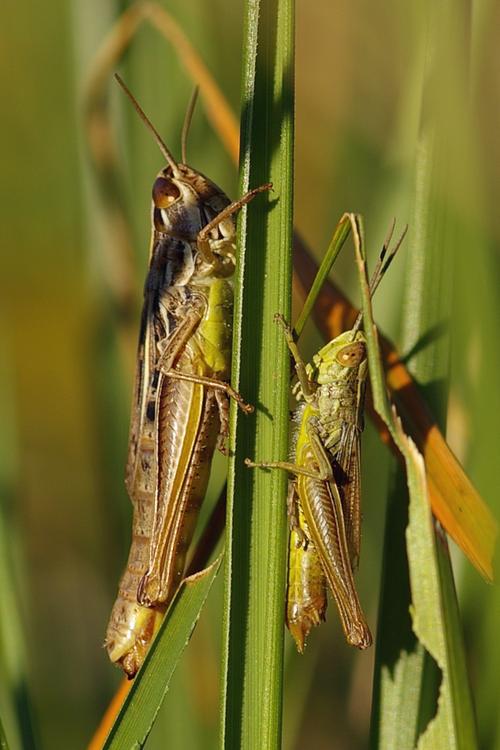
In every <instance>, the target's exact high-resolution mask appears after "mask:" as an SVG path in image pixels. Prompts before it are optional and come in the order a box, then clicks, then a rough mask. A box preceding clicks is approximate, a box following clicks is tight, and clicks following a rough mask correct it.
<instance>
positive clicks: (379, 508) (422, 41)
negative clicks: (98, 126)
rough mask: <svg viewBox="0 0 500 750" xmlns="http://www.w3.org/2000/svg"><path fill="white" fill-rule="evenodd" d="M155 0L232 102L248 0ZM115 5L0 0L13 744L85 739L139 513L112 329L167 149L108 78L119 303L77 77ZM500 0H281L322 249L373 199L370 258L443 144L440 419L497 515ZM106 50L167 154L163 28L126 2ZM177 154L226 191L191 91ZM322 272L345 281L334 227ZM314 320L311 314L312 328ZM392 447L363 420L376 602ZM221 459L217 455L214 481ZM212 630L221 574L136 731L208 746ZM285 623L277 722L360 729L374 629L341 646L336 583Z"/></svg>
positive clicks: (347, 273) (177, 118)
mask: <svg viewBox="0 0 500 750" xmlns="http://www.w3.org/2000/svg"><path fill="white" fill-rule="evenodd" d="M163 5H164V7H165V8H167V9H168V10H169V11H171V12H172V14H173V15H174V16H175V18H176V19H177V20H178V22H179V23H180V25H181V26H182V28H183V29H184V30H185V32H186V33H187V35H188V36H189V38H190V39H191V40H192V42H193V43H194V44H195V46H196V48H197V50H198V51H199V53H200V54H201V55H202V57H203V58H204V59H205V61H206V62H207V64H208V66H209V68H210V70H211V72H212V73H213V75H214V76H215V78H216V79H217V81H218V83H219V85H220V87H221V88H222V90H223V91H224V93H225V94H226V96H227V97H228V98H229V100H230V102H231V103H232V105H233V107H234V109H235V111H237V108H238V105H239V84H240V70H241V64H240V57H241V41H242V40H241V33H242V32H241V27H242V3H241V2H240V1H239V0H237V1H236V2H235V1H234V0H233V1H232V2H229V0H212V2H211V3H210V4H208V3H206V2H203V0H185V2H184V3H182V4H174V3H171V2H170V3H168V2H164V3H163ZM126 7H127V4H126V3H112V2H106V1H105V0H100V1H99V2H97V0H85V2H84V1H83V0H79V1H78V0H73V2H62V0H53V2H51V3H43V4H41V3H34V2H31V3H25V4H21V3H15V2H12V0H6V2H4V3H3V6H2V13H1V18H2V23H1V30H0V38H1V43H0V58H1V61H2V64H1V65H0V80H1V89H2V97H3V116H2V118H1V121H0V129H1V137H0V148H1V149H2V152H3V153H2V157H1V164H2V200H1V208H2V221H1V226H2V237H3V243H2V244H3V252H2V260H3V264H2V265H3V272H2V284H3V289H2V295H1V304H2V317H1V322H0V384H1V388H0V402H1V405H2V419H1V422H0V440H1V448H2V450H1V452H0V472H1V473H0V482H1V485H0V486H1V499H0V500H1V505H0V578H1V589H0V591H1V593H0V639H1V640H0V672H1V674H2V677H1V679H0V717H1V719H2V722H3V724H4V727H5V729H6V732H7V736H8V738H9V742H10V746H11V748H12V749H13V750H17V748H30V747H43V748H50V749H51V750H52V749H54V750H57V749H58V748H73V747H75V748H76V747H83V746H85V744H86V743H87V742H88V741H89V740H90V737H91V736H92V733H93V731H94V729H95V727H96V725H97V723H98V720H99V718H100V716H101V715H102V713H103V711H104V709H105V707H106V705H107V703H108V702H109V699H110V697H111V695H112V694H113V691H114V690H115V688H116V686H117V684H118V682H119V680H120V675H119V673H118V671H117V670H115V669H113V668H112V666H111V665H110V664H109V663H108V660H107V657H106V654H105V652H104V651H103V649H102V648H101V644H102V642H103V638H104V632H105V628H106V623H107V618H108V615H109V611H110V609H111V605H112V602H113V599H114V596H115V592H116V586H117V582H118V577H119V574H120V572H121V568H122V566H123V564H124V562H125V558H126V553H127V549H128V544H129V534H130V515H131V514H130V504H129V501H128V499H127V497H126V494H125V489H124V485H123V473H124V462H125V454H126V443H127V431H128V416H129V403H130V397H131V383H132V377H133V369H132V360H131V357H130V356H127V352H128V351H129V350H128V349H127V347H124V346H123V343H122V342H123V337H124V336H126V337H127V340H129V338H128V337H129V335H131V336H132V338H133V339H134V340H135V336H136V330H137V327H138V311H139V305H140V290H141V287H142V283H143V278H144V274H145V268H146V259H147V253H148V243H149V203H150V189H151V184H152V181H153V179H154V176H155V174H156V172H157V171H158V170H159V169H160V168H161V166H162V160H161V157H160V156H159V154H158V151H157V148H156V146H155V144H154V143H153V142H152V140H151V138H150V136H149V135H148V134H147V132H146V131H145V130H144V127H143V126H142V125H141V123H140V122H138V121H137V119H136V117H135V115H134V114H133V113H132V111H131V108H130V107H129V105H128V104H127V103H126V102H123V101H122V99H121V98H120V95H117V93H116V92H113V107H114V108H113V111H114V115H115V116H114V121H113V122H114V125H115V126H116V144H117V145H116V147H117V150H118V158H119V161H120V163H121V164H122V166H123V177H122V184H121V187H122V189H123V194H124V197H125V201H126V205H127V209H128V216H129V219H130V221H131V223H132V227H133V243H132V244H133V256H132V263H133V266H134V269H135V274H134V277H135V282H134V296H133V303H132V305H131V306H130V307H123V305H122V306H120V305H119V304H117V302H116V298H115V297H113V295H112V294H111V291H110V279H111V278H116V276H113V271H114V272H117V268H116V266H115V267H112V263H113V262H116V260H115V261H113V257H112V256H110V255H109V248H108V249H107V247H106V243H107V242H109V240H110V236H109V234H106V230H105V224H104V222H103V218H102V217H103V214H102V204H101V203H100V199H99V194H98V191H97V190H96V182H95V180H94V179H93V176H92V170H91V165H90V158H89V154H88V150H87V148H86V145H85V134H84V131H83V101H82V96H83V94H82V92H83V85H84V81H85V79H86V76H87V75H88V72H89V68H90V66H91V64H92V62H93V60H94V59H95V55H96V52H97V50H98V49H99V46H100V43H101V41H102V39H103V38H104V36H105V34H106V33H107V32H108V31H109V29H110V27H111V26H112V24H113V22H114V21H115V20H116V18H117V17H118V16H119V14H120V13H121V12H122V11H123V10H124V9H125V8H126ZM499 22H500V6H498V4H495V3H494V2H491V0H483V2H462V3H455V4H454V5H453V6H452V5H451V3H444V2H440V3H438V4H437V5H432V4H431V3H430V2H429V3H427V2H419V1H418V0H413V2H408V3H398V2H395V0H392V1H391V0H381V1H380V2H378V3H371V2H369V0H355V1H354V2H346V1H345V0H341V1H336V2H331V1H330V0H316V2H314V3H306V2H304V0H298V3H297V62H296V83H297V93H296V124H297V130H296V136H297V140H296V194H295V204H296V225H297V227H298V228H299V229H300V231H301V232H302V234H303V235H304V237H305V239H306V240H307V242H308V243H309V244H310V246H311V247H312V248H313V250H314V253H315V255H316V257H317V258H320V257H321V253H322V251H323V249H324V248H325V247H326V245H327V243H328V240H329V237H330V234H331V231H332V229H333V227H334V225H335V223H336V221H337V219H338V218H339V216H340V215H341V213H342V212H343V211H345V210H353V211H357V212H361V213H362V214H364V216H365V222H366V230H367V240H368V243H367V244H368V253H369V255H370V257H371V258H373V257H374V255H375V254H376V252H377V248H378V247H379V246H380V244H381V242H382V238H383V236H384V234H385V230H386V228H387V225H388V223H389V220H390V218H391V217H392V216H394V215H396V216H397V217H398V220H399V221H400V222H401V223H405V222H407V221H409V220H410V217H411V215H412V211H413V210H414V208H413V207H414V205H415V203H416V202H417V201H418V200H419V196H420V197H421V189H422V174H421V172H419V171H418V169H417V168H416V164H417V162H418V164H420V167H421V165H422V158H421V153H420V151H419V149H421V148H422V143H423V142H424V143H425V142H426V141H425V139H426V138H427V137H428V132H430V133H431V134H432V139H433V143H434V144H437V147H435V148H434V149H430V150H429V159H431V160H432V159H436V161H437V162H438V165H439V169H438V171H437V172H436V173H435V172H434V171H433V168H432V167H433V165H432V164H431V165H430V167H429V166H428V169H429V171H428V173H427V174H428V175H429V174H430V175H431V178H432V179H431V188H432V189H430V191H429V194H428V195H427V203H426V205H427V207H428V208H429V210H434V212H435V215H437V216H438V217H441V218H440V219H436V221H439V220H440V221H441V225H440V226H439V227H438V230H439V231H437V230H436V231H435V232H434V234H433V237H434V238H435V237H440V236H443V237H444V238H445V239H444V240H443V241H446V242H448V243H449V245H450V246H451V249H452V251H451V255H450V258H451V261H450V269H449V279H448V282H449V290H450V293H451V297H452V315H451V317H450V320H446V321H443V324H444V332H441V334H440V335H444V336H447V337H449V342H450V367H449V382H448V387H449V408H448V435H447V437H448V439H449V442H450V444H451V446H452V448H453V449H454V450H455V452H456V453H457V455H458V456H459V458H460V459H461V461H462V462H463V463H464V465H465V467H466V469H467V471H468V472H469V474H470V476H471V477H472V479H473V481H474V482H475V484H476V486H477V487H478V489H479V490H480V492H481V493H482V494H483V496H484V498H485V499H486V501H487V502H488V504H489V505H490V507H492V508H493V510H494V512H495V513H496V514H497V515H498V504H499V501H498V491H497V489H498V486H499V476H498V458H497V453H498V447H499V438H498V436H499V430H498V423H497V415H498V414H500V396H499V393H500V389H499V388H498V383H497V380H498V376H497V373H498V372H499V368H500V346H499V339H498V333H497V322H498V320H500V316H499V312H500V300H499V296H498V289H499V283H500V262H499V255H498V248H499V237H500V214H499V212H498V197H499V194H500V190H499V187H500V141H499V139H498V122H499V117H500V99H499V97H498V92H499V91H500V48H499V46H498V39H497V36H498V35H497V31H496V30H497V29H498V27H499ZM434 23H437V24H441V26H440V27H439V28H440V33H436V31H435V28H434V29H433V28H432V25H433V24H434ZM445 32H446V33H445ZM429 57H431V58H432V65H427V64H426V61H428V59H429ZM118 68H119V70H120V71H121V72H122V73H123V75H124V77H125V78H126V80H127V82H128V84H129V86H130V87H131V89H132V90H133V91H134V93H135V94H136V96H137V97H138V99H139V101H140V102H141V104H142V106H143V107H144V109H145V110H146V112H147V113H148V114H149V115H150V116H151V118H152V119H153V121H154V123H155V124H156V126H157V128H158V129H159V131H160V132H161V133H162V134H163V135H164V138H165V140H166V142H167V143H168V144H169V145H170V147H171V148H172V150H173V151H174V154H179V150H180V149H179V134H180V128H181V124H182V119H183V116H184V110H185V106H186V102H187V100H188V98H189V94H190V91H191V88H192V85H191V82H190V80H189V79H188V77H187V75H186V73H185V71H184V70H183V68H182V66H181V65H180V63H179V61H178V59H177V57H176V55H175V53H174V52H173V50H172V49H171V47H170V46H169V45H168V44H167V43H166V42H165V40H164V39H162V38H161V37H160V36H159V34H158V32H157V31H155V30H153V29H151V28H150V27H148V26H147V24H146V25H143V26H141V28H140V30H139V32H138V34H137V37H136V38H135V40H134V42H133V44H132V46H131V49H130V51H129V53H128V54H127V56H126V58H125V60H124V61H123V62H122V63H120V65H119V66H118ZM429 71H430V72H429ZM109 87H110V88H112V87H113V84H112V82H111V80H110V82H109ZM115 88H116V87H115ZM436 154H437V156H436ZM188 156H189V161H190V162H191V163H192V164H193V165H194V166H196V167H197V168H199V169H200V170H201V171H202V172H204V173H206V174H208V175H210V177H211V178H212V179H213V180H214V181H215V182H217V183H218V184H220V185H221V187H222V188H224V189H225V190H226V192H227V193H228V194H229V195H231V196H234V195H236V192H237V175H236V171H235V169H234V168H233V166H232V165H231V162H230V159H229V157H228V156H227V155H226V154H225V152H224V149H223V147H222V146H221V144H220V143H219V142H218V140H217V137H216V136H215V135H214V133H213V132H212V131H211V130H210V127H209V125H208V123H207V120H206V117H205V114H204V112H203V110H202V107H199V108H198V111H197V113H196V115H195V119H194V122H193V126H192V130H191V134H190V139H189V148H188ZM424 162H425V160H424ZM424 177H425V175H424ZM426 184H427V183H426ZM419 191H420V193H419ZM443 216H444V217H445V219H443V218H442V217H443ZM450 238H451V239H450ZM111 239H112V237H111ZM418 241H419V238H418V236H417V233H416V232H413V233H412V227H411V226H410V237H409V240H408V242H407V243H406V248H405V249H404V250H403V251H402V253H401V257H400V258H398V259H397V261H396V262H395V264H394V268H393V269H392V270H391V273H390V274H389V275H388V277H387V279H386V280H385V281H384V286H383V291H382V290H381V291H380V293H379V295H378V301H377V303H376V305H375V315H376V318H377V320H378V322H379V323H380V326H381V328H382V329H383V330H384V332H386V333H387V334H389V335H390V336H391V337H392V338H393V339H394V340H396V341H397V340H398V338H399V337H400V336H401V335H403V334H404V331H401V330H400V319H401V309H402V305H404V304H405V302H406V303H407V302H408V299H411V281H410V282H408V280H406V281H405V280H404V277H405V269H404V267H405V263H406V258H407V257H408V255H409V254H411V252H412V247H413V246H414V245H415V243H416V242H418ZM420 241H421V238H420ZM436 251H437V250H436ZM121 252H122V250H121V248H117V257H118V258H119V257H120V253H121ZM124 252H125V251H124ZM110 257H111V261H110ZM110 263H111V268H110V265H109V264H110ZM118 265H119V264H118ZM335 273H336V277H337V278H338V279H339V283H341V284H342V285H343V286H344V287H345V288H346V289H347V290H348V291H349V294H350V295H351V297H352V299H353V301H356V302H357V300H358V296H357V291H356V283H355V273H354V268H353V263H352V257H351V256H350V255H349V253H348V252H345V254H344V256H343V257H342V258H341V259H340V261H339V263H338V267H337V268H336V269H335ZM119 278H120V277H119V276H118V279H119ZM412 304H416V302H415V301H412ZM124 332H125V334H124ZM318 345H319V338H318V336H317V334H316V333H315V331H314V330H313V328H312V326H309V328H308V329H307V331H306V336H305V338H304V342H303V351H304V352H305V354H306V355H310V354H311V353H312V352H313V351H314V349H315V348H317V347H318ZM133 346H135V344H132V347H133ZM391 462H392V459H391V458H390V456H389V455H388V453H387V451H386V449H385V448H384V447H383V446H381V445H380V443H379V441H378V438H377V436H376V434H375V432H374V430H373V429H372V428H371V426H370V425H368V426H367V429H366V433H365V438H364V456H363V477H364V484H365V487H366V488H367V491H366V493H365V495H364V528H363V553H362V559H361V568H360V573H359V587H360V592H361V599H362V601H363V602H364V603H365V604H366V609H367V614H368V618H369V620H370V622H371V623H372V624H375V622H376V616H377V596H378V589H379V578H380V561H381V548H382V544H383V542H382V540H383V519H384V507H385V496H386V492H387V487H388V483H389V472H390V467H391ZM223 475H224V461H223V460H221V459H217V463H216V467H215V471H214V478H213V481H212V483H211V487H212V489H211V492H210V498H209V499H208V504H210V502H212V501H213V499H214V498H215V497H216V495H217V492H218V490H219V488H220V486H221V484H222V481H223ZM455 563H456V564H455V570H456V575H457V585H458V588H459V594H460V601H461V607H462V613H463V622H464V631H465V638H466V648H467V654H468V660H469V665H470V676H471V681H472V685H473V692H474V696H475V699H476V708H477V715H478V724H479V734H480V739H481V746H482V747H484V748H495V747H500V724H499V716H498V709H497V705H496V704H497V694H498V678H497V674H498V671H499V668H500V664H499V658H500V657H499V649H498V647H497V638H498V628H499V617H498V615H499V606H500V602H499V596H498V591H497V589H496V588H493V587H488V586H487V585H486V584H485V583H483V581H482V580H481V579H480V578H479V576H478V574H477V573H476V572H475V571H474V570H472V568H471V567H470V565H469V564H468V563H466V562H465V561H464V560H463V558H462V557H461V556H460V555H458V554H457V555H456V558H455ZM220 634H221V580H219V581H217V583H216V587H215V590H214V591H213V592H212V594H211V595H210V599H209V603H208V606H207V608H206V610H205V611H204V613H203V615H202V619H201V621H200V623H199V626H198V628H197V630H196V632H195V635H194V637H193V640H192V642H191V644H190V646H189V648H188V649H187V651H186V653H185V655H184V657H183V661H182V664H181V666H180V668H179V670H178V672H177V674H176V676H175V684H174V685H172V687H171V690H170V692H169V694H168V697H167V700H166V702H165V706H164V709H163V710H162V713H161V715H160V717H159V720H158V722H157V725H156V727H155V729H154V731H153V735H152V737H151V739H150V741H149V743H148V747H151V748H152V749H153V750H154V748H156V747H164V746H165V741H166V740H165V738H167V737H168V747H171V748H176V747H179V748H181V747H182V748H204V747H207V748H211V747H214V746H215V743H216V737H217V721H218V713H217V705H218V690H219V686H218V669H219V667H218V652H219V648H220V643H219V642H220ZM287 642H288V648H289V653H288V652H287V669H286V675H285V684H286V700H285V718H284V726H285V739H284V744H285V747H287V748H298V747H303V746H304V745H307V746H308V747H311V748H315V749H316V748H317V749H318V750H322V748H338V749H339V750H340V749H344V748H345V749H347V748H349V749H356V748H362V747H366V746H367V736H368V728H369V717H370V701H371V698H370V696H371V680H372V668H373V657H374V650H373V649H372V650H371V652H370V653H363V654H358V653H355V652H354V651H352V650H349V649H348V648H347V647H346V645H345V643H344V640H343V638H342V635H341V632H340V628H339V625H338V623H337V618H336V616H335V614H334V612H333V607H331V608H330V616H329V619H328V623H327V625H326V626H324V627H322V628H321V629H319V630H318V632H316V633H313V634H312V636H311V639H310V645H309V646H308V649H307V652H306V655H305V656H304V657H302V658H299V657H297V656H296V655H295V654H294V653H293V652H292V649H291V644H290V640H289V639H288V641H287Z"/></svg>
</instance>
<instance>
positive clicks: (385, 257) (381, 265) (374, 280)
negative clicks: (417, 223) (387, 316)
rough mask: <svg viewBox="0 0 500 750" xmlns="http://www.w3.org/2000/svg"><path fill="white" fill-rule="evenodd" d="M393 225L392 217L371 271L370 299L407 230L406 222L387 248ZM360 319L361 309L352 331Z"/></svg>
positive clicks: (394, 223) (357, 325) (356, 328)
mask: <svg viewBox="0 0 500 750" xmlns="http://www.w3.org/2000/svg"><path fill="white" fill-rule="evenodd" d="M395 226H396V219H393V220H392V222H391V225H390V227H389V231H388V232H387V236H386V238H385V240H384V244H383V246H382V250H381V251H380V255H379V258H378V261H377V265H376V266H375V270H374V271H373V274H372V277H371V279H370V299H372V298H373V295H374V294H375V292H376V290H377V288H378V285H379V284H380V282H381V281H382V278H383V277H384V275H385V272H386V271H387V269H388V268H389V266H390V265H391V263H392V261H393V260H394V256H395V255H396V253H397V251H398V250H399V248H400V247H401V244H402V242H403V240H404V238H405V237H406V233H407V232H408V224H407V225H406V226H405V228H404V229H403V231H402V232H401V236H400V238H399V239H398V241H397V242H396V244H395V245H394V247H393V248H392V249H389V245H390V244H391V240H392V235H393V234H394V227H395ZM362 319H363V313H362V311H360V312H359V314H358V317H357V318H356V321H355V323H354V325H353V327H352V331H353V333H356V331H357V330H358V328H359V327H360V325H361V321H362Z"/></svg>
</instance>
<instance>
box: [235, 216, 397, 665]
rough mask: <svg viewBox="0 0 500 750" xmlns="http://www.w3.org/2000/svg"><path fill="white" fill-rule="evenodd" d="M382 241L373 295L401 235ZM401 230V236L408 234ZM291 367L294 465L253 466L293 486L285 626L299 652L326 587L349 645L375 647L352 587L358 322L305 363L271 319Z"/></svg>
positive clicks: (319, 615) (361, 341) (361, 364)
mask: <svg viewBox="0 0 500 750" xmlns="http://www.w3.org/2000/svg"><path fill="white" fill-rule="evenodd" d="M393 228H394V227H392V228H391V231H390V233H389V235H388V237H387V239H386V241H385V243H384V247H383V249H382V252H381V255H380V258H379V261H378V263H377V267H376V269H375V272H374V274H373V277H372V280H371V283H370V293H371V295H372V296H373V294H374V293H375V290H376V288H377V286H378V284H379V283H380V281H381V279H382V277H383V275H384V273H385V272H386V270H387V268H388V267H389V265H390V263H391V262H392V259H393V258H394V255H395V254H396V252H397V250H398V248H399V246H400V245H401V242H402V240H403V238H404V233H403V235H402V236H401V238H400V239H399V241H398V242H397V244H396V246H395V247H394V249H393V250H390V251H389V245H390V241H391V238H392V232H393ZM405 231H406V230H405ZM276 321H277V322H278V323H279V324H280V325H281V326H282V328H283V332H284V335H285V338H286V341H287V344H288V347H289V349H290V352H291V354H292V357H293V359H294V362H295V369H296V373H297V378H298V382H297V384H296V386H295V387H294V393H295V395H296V397H297V400H298V401H302V404H301V405H300V406H299V407H298V409H297V410H296V412H295V416H294V419H295V421H296V424H297V428H296V434H295V439H294V442H295V450H294V452H295V461H294V462H288V461H264V462H259V463H254V462H253V461H250V460H249V459H247V461H246V464H247V466H250V467H260V468H278V469H284V470H286V471H288V472H290V473H291V474H293V475H294V479H292V480H290V485H289V493H288V512H289V517H290V542H289V563H288V588H287V601H286V624H287V626H288V629H289V630H290V632H291V634H292V636H293V638H294V640H295V642H296V644H297V648H298V650H299V651H300V652H302V651H303V649H304V645H305V641H306V638H307V636H308V634H309V632H310V630H311V628H312V627H313V625H318V624H319V623H320V622H321V621H322V620H324V619H325V612H326V606H327V594H326V590H327V585H328V587H329V588H330V591H331V593H332V595H333V597H334V599H335V602H336V604H337V609H338V612H339V616H340V621H341V624H342V628H343V630H344V633H345V636H346V639H347V642H348V643H349V644H350V645H352V646H357V647H358V648H360V649H365V648H368V647H369V646H370V645H371V643H372V636H371V633H370V629H369V627H368V624H367V622H366V618H365V616H364V614H363V610H362V608H361V604H360V602H359V598H358V594H357V591H356V587H355V584H354V577H353V572H354V570H355V569H356V568H357V565H358V561H359V554H360V542H361V510H360V438H361V432H362V430H363V410H364V397H365V386H366V378H367V374H368V362H367V353H366V342H365V336H364V333H363V332H362V331H361V330H360V326H361V321H362V317H361V314H360V315H359V316H358V318H357V320H356V322H355V324H354V326H353V328H352V329H351V330H349V331H344V333H342V334H340V336H337V337H336V338H335V339H333V341H330V342H329V343H328V344H326V345H325V346H324V347H323V348H322V349H320V351H319V352H318V353H317V354H316V355H315V356H314V357H313V361H312V364H308V365H306V364H305V363H304V361H303V360H302V357H301V355H300V352H299V350H298V348H297V345H296V343H295V340H294V337H293V332H292V330H291V329H290V327H289V326H288V325H287V323H286V322H285V320H284V318H283V317H282V316H280V315H276Z"/></svg>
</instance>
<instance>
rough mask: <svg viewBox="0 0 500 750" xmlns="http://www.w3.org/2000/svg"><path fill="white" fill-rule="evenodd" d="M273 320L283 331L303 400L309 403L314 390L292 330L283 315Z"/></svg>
mask: <svg viewBox="0 0 500 750" xmlns="http://www.w3.org/2000/svg"><path fill="white" fill-rule="evenodd" d="M274 320H275V322H276V323H279V325H280V326H281V327H282V329H283V334H284V336H285V339H286V343H287V345H288V348H289V349H290V354H291V355H292V357H293V361H294V362H295V372H296V373H297V378H298V381H299V384H300V388H301V390H302V395H303V396H304V399H305V400H306V401H311V399H312V398H313V396H314V388H313V387H312V385H311V382H310V380H309V378H308V377H307V371H306V365H305V362H304V360H303V359H302V357H301V354H300V352H299V348H298V346H297V344H296V343H295V339H294V337H293V332H292V329H291V328H290V326H289V325H288V323H287V322H286V320H285V318H284V317H283V315H281V314H280V313H276V315H275V316H274Z"/></svg>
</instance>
